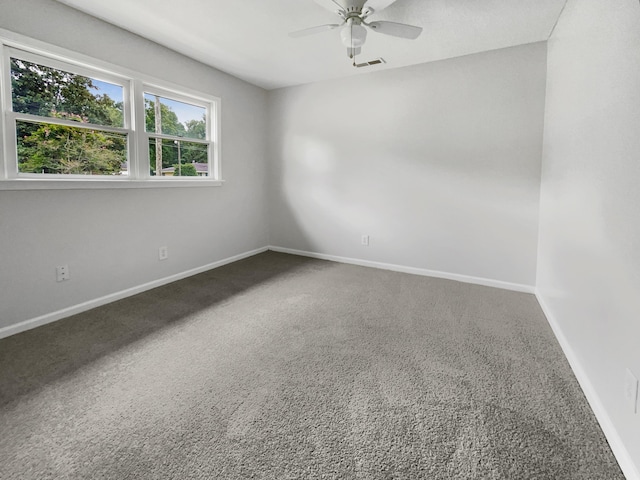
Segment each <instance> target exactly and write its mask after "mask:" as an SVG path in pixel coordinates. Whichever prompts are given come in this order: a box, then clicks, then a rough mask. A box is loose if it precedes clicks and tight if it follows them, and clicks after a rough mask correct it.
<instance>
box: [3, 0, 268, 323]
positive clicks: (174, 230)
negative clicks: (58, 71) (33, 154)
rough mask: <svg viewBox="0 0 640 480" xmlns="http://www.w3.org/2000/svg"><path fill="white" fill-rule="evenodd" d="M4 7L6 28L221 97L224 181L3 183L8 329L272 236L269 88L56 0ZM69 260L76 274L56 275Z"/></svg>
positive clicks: (8, 1)
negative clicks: (113, 185) (100, 186)
mask: <svg viewBox="0 0 640 480" xmlns="http://www.w3.org/2000/svg"><path fill="white" fill-rule="evenodd" d="M0 12H2V14H1V15H0V28H4V29H7V30H11V31H13V32H16V33H20V34H24V35H26V36H29V37H32V38H35V39H38V40H42V41H45V42H48V43H51V44H53V45H56V46H59V47H63V48H68V49H70V50H73V51H78V52H80V53H83V54H86V55H90V56H92V57H95V58H97V59H100V60H103V61H108V62H111V63H114V64H116V65H120V66H124V67H127V68H131V69H134V70H136V71H138V72H141V73H143V74H147V75H152V76H154V77H157V78H160V79H164V80H168V81H171V82H174V83H177V84H180V85H184V86H186V87H189V88H193V89H196V90H198V91H202V92H204V93H208V94H211V95H215V96H218V97H221V98H222V169H223V175H224V179H225V180H226V183H225V184H224V186H222V187H199V188H165V189H144V190H142V189H141V190H123V189H119V190H48V191H6V190H5V191H0V255H1V268H0V271H1V273H0V328H2V327H5V326H7V325H12V324H16V323H18V322H21V321H24V320H28V319H32V318H34V317H38V316H40V315H44V314H48V313H51V312H55V311H57V310H60V309H63V308H65V307H69V306H72V305H77V304H80V303H83V302H87V301H90V300H93V299H96V298H99V297H102V296H105V295H109V294H112V293H115V292H119V291H121V290H125V289H128V288H130V287H135V286H138V285H141V284H144V283H147V282H151V281H154V280H157V279H161V278H164V277H167V276H170V275H173V274H177V273H180V272H183V271H186V270H189V269H192V268H196V267H200V266H203V265H206V264H209V263H212V262H215V261H218V260H221V259H224V258H227V257H230V256H233V255H236V254H240V253H243V252H246V251H250V250H253V249H256V248H259V247H263V246H265V245H266V244H267V241H268V234H267V209H266V205H265V202H264V199H265V198H266V191H265V189H266V180H265V175H266V163H265V162H266V158H265V146H266V137H265V135H266V100H267V99H266V92H265V91H264V90H262V89H260V88H257V87H255V86H252V85H249V84H247V83H245V82H242V81H241V80H238V79H236V78H233V77H231V76H229V75H226V74H224V73H222V72H219V71H217V70H215V69H212V68H209V67H206V66H204V65H202V64H200V63H197V62H195V61H192V60H189V59H187V58H185V57H184V56H182V55H179V54H177V53H175V52H172V51H170V50H168V49H165V48H162V47H160V46H158V45H156V44H154V43H151V42H149V41H146V40H143V39H142V38H140V37H137V36H135V35H132V34H130V33H127V32H125V31H123V30H120V29H118V28H116V27H113V26H111V25H108V24H106V23H104V22H101V21H99V20H96V19H94V18H92V17H89V16H87V15H84V14H82V13H79V12H77V11H75V10H72V9H70V8H68V7H66V6H63V5H61V4H59V3H57V2H54V1H51V0H21V1H15V0H0ZM161 245H167V246H168V247H169V255H170V256H169V259H168V260H167V261H165V262H159V261H158V247H159V246H161ZM61 264H68V265H69V268H70V272H71V280H70V281H68V282H64V283H56V281H55V266H56V265H61Z"/></svg>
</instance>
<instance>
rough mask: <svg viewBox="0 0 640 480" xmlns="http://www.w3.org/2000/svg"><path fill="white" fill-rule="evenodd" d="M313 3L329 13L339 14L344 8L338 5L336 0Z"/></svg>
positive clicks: (320, 0)
mask: <svg viewBox="0 0 640 480" xmlns="http://www.w3.org/2000/svg"><path fill="white" fill-rule="evenodd" d="M315 2H316V3H317V4H318V5H320V6H321V7H323V8H326V9H327V10H329V11H330V12H340V11H343V10H344V7H343V6H342V5H340V2H338V1H337V0H315Z"/></svg>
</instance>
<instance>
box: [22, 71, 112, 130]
mask: <svg viewBox="0 0 640 480" xmlns="http://www.w3.org/2000/svg"><path fill="white" fill-rule="evenodd" d="M11 89H12V97H13V110H14V111H15V112H20V113H30V114H33V115H39V116H43V117H53V116H55V115H54V114H55V113H56V112H64V113H67V114H73V115H76V116H77V117H76V118H77V121H80V122H83V123H95V124H97V125H108V126H114V127H121V126H123V125H124V121H123V114H122V104H121V103H120V102H118V103H116V102H115V101H114V100H113V99H112V98H110V97H109V96H108V95H94V94H93V93H92V92H93V91H96V90H97V87H96V86H95V85H94V83H93V80H92V79H91V78H89V77H84V76H82V75H75V74H73V73H69V72H65V71H62V70H57V69H55V68H51V67H45V66H42V65H37V64H35V63H31V62H26V61H24V60H17V59H15V58H12V59H11Z"/></svg>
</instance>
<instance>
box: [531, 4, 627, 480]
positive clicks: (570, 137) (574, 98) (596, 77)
mask: <svg viewBox="0 0 640 480" xmlns="http://www.w3.org/2000/svg"><path fill="white" fill-rule="evenodd" d="M543 155H544V156H543V175H542V190H541V213H540V215H541V218H540V246H539V260H538V290H539V298H540V300H541V302H542V303H543V304H544V305H545V307H546V311H547V314H548V316H549V317H550V319H551V320H552V322H555V323H556V325H557V326H558V327H559V330H560V331H561V335H563V336H564V337H565V338H566V340H567V342H568V345H569V347H570V350H571V351H572V354H571V352H570V356H571V355H573V356H574V362H575V364H576V365H578V370H579V373H580V370H582V374H583V386H585V387H586V389H587V391H589V390H591V392H592V395H591V398H590V400H591V401H592V406H594V409H595V410H596V413H597V414H599V416H600V419H601V421H604V422H603V423H604V426H605V429H607V428H609V432H607V433H609V434H610V435H609V439H610V442H611V441H613V442H614V443H616V442H615V440H616V439H615V438H614V437H616V436H617V435H619V438H620V440H621V441H622V442H623V443H624V445H625V446H626V450H627V452H628V453H629V454H630V458H631V459H632V460H629V462H628V464H631V463H633V462H635V469H636V471H635V472H634V473H635V476H634V477H632V476H630V473H628V475H629V478H640V475H639V474H638V471H640V414H637V415H633V414H632V413H631V411H630V407H629V406H628V405H627V404H626V403H625V402H624V399H623V378H624V372H625V368H630V369H631V370H632V371H633V372H635V374H636V376H639V377H640V210H639V205H640V4H639V2H638V0H617V1H615V2H612V1H610V0H569V1H568V3H567V6H566V8H565V11H564V13H563V15H562V17H561V19H560V21H559V23H558V25H557V28H556V30H555V32H554V34H553V36H552V38H551V39H550V41H549V53H548V81H547V102H546V115H545V132H544V154H543ZM609 420H610V422H611V424H610V425H607V424H608V422H609ZM611 427H612V428H611ZM611 434H613V436H612V435H611ZM618 447H619V445H618ZM623 450H624V447H623V448H618V451H617V453H618V458H619V459H620V460H622V461H623V463H624V458H622V457H623V456H624V455H622V456H621V453H624V452H623ZM628 464H627V465H626V467H627V472H631V471H632V470H633V467H632V466H629V465H628ZM623 466H625V465H623Z"/></svg>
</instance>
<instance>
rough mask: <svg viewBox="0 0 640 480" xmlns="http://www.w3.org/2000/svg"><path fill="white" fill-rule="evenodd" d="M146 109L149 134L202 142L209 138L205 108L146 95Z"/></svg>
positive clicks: (146, 124)
mask: <svg viewBox="0 0 640 480" xmlns="http://www.w3.org/2000/svg"><path fill="white" fill-rule="evenodd" d="M144 107H145V126H146V130H147V132H152V133H162V134H165V135H175V136H177V137H187V138H198V139H201V140H205V139H206V138H207V122H206V118H207V117H206V115H207V110H206V108H204V107H198V106H196V105H191V104H189V103H184V102H178V101H176V100H171V99H169V98H165V97H161V96H158V95H152V94H150V93H145V94H144ZM156 116H157V117H158V118H156ZM156 120H158V121H156Z"/></svg>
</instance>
